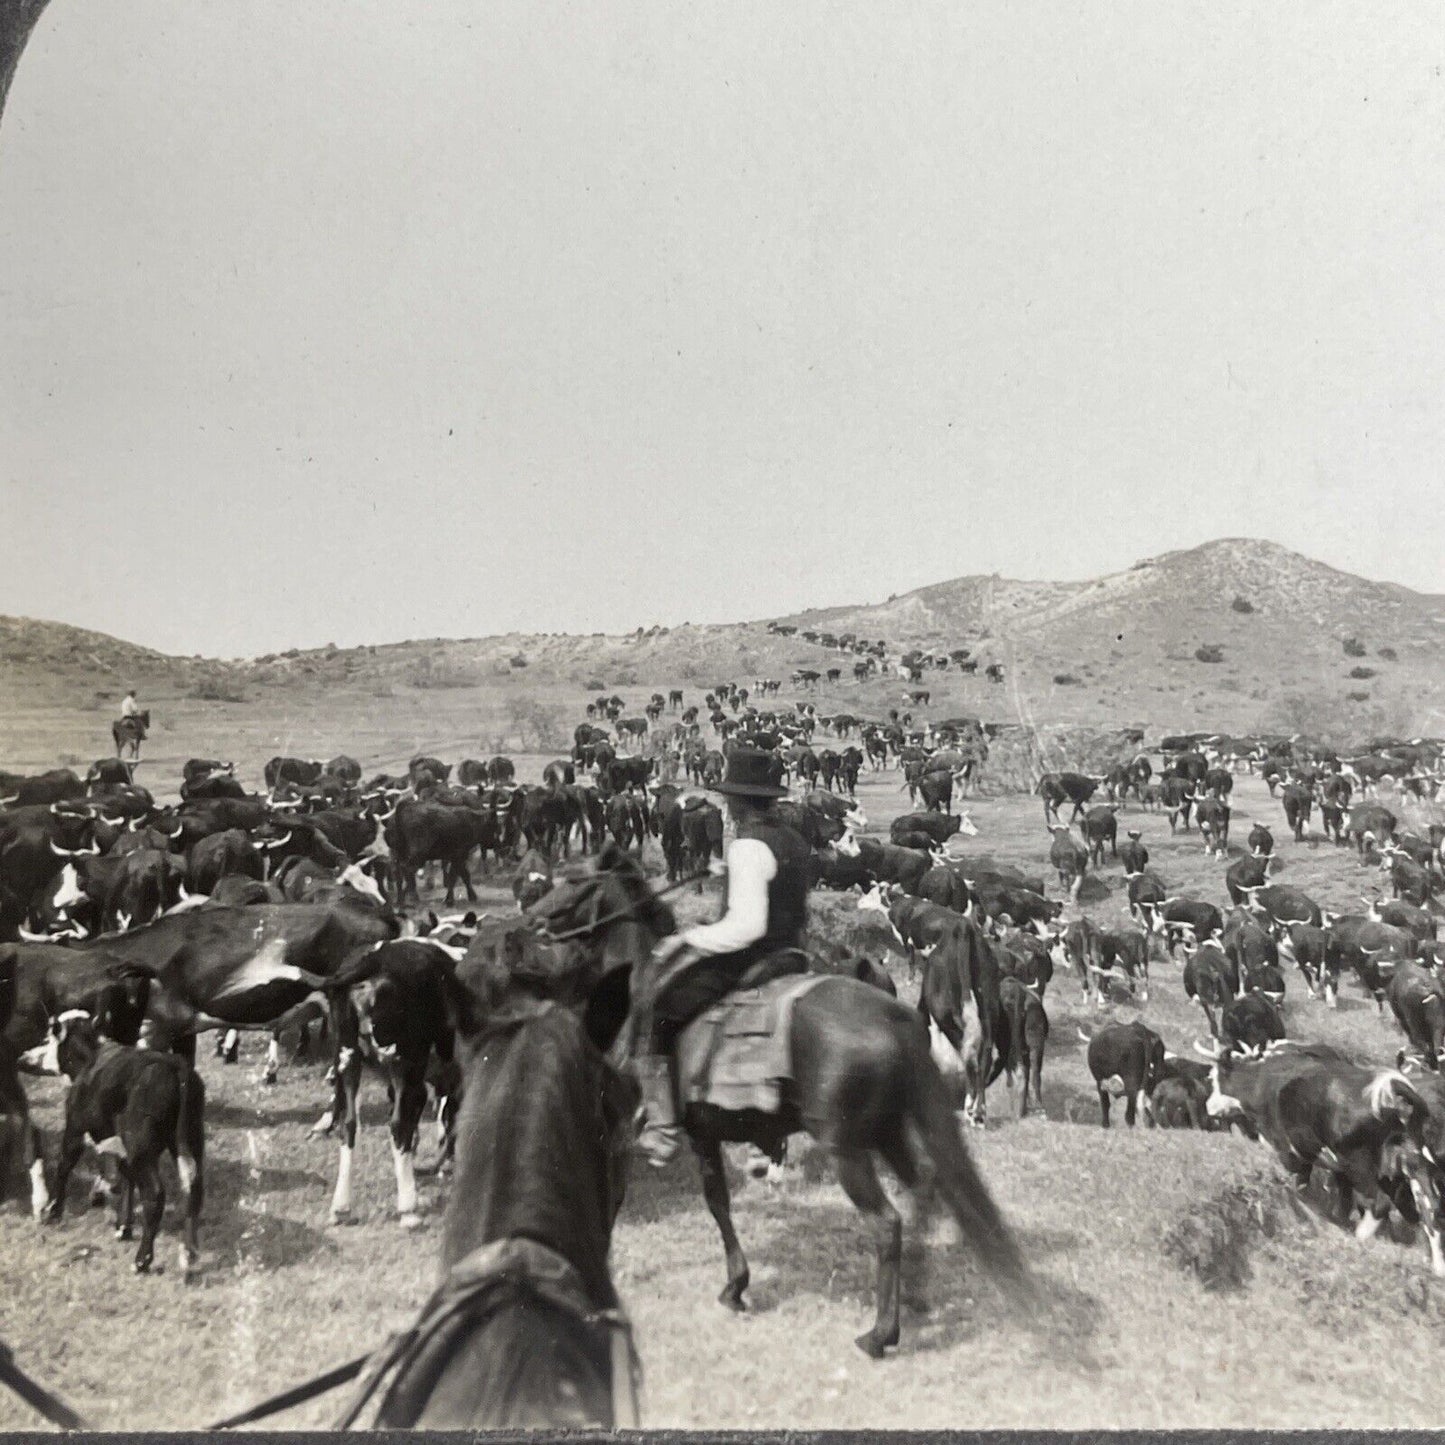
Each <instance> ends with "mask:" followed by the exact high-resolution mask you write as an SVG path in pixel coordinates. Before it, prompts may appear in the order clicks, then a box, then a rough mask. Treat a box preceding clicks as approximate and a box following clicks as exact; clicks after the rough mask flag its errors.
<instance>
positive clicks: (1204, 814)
mask: <svg viewBox="0 0 1445 1445" xmlns="http://www.w3.org/2000/svg"><path fill="white" fill-rule="evenodd" d="M1194 821H1195V822H1196V823H1198V824H1199V833H1200V837H1201V838H1202V839H1203V840H1204V852H1205V854H1206V856H1207V855H1208V854H1210V853H1213V854H1215V855H1216V856H1217V857H1220V858H1223V857H1224V856H1225V855H1226V853H1227V852H1228V851H1229V804H1228V803H1222V802H1220V800H1219V799H1218V798H1215V797H1208V798H1200V799H1199V801H1198V802H1197V803H1195V805H1194Z"/></svg>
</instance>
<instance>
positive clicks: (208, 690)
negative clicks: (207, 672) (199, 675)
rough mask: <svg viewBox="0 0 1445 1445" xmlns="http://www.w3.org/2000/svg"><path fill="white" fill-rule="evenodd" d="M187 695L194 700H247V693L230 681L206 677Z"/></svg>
mask: <svg viewBox="0 0 1445 1445" xmlns="http://www.w3.org/2000/svg"><path fill="white" fill-rule="evenodd" d="M186 696H187V697H188V698H190V699H192V700H193V701H194V702H245V701H246V694H245V693H243V692H242V691H241V690H240V688H238V687H235V686H234V685H232V684H230V683H225V682H221V681H219V680H218V679H216V678H206V679H204V680H202V681H201V682H198V683H195V684H194V685H193V686H192V687H191V689H190V691H189V692H187V693H186Z"/></svg>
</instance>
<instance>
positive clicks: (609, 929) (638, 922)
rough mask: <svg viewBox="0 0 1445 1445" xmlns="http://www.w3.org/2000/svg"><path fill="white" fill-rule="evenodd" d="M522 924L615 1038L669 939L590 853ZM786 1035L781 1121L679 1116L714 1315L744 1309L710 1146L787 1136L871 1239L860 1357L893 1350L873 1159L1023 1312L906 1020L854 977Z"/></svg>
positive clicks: (619, 857)
mask: <svg viewBox="0 0 1445 1445" xmlns="http://www.w3.org/2000/svg"><path fill="white" fill-rule="evenodd" d="M532 915H533V917H534V918H535V919H536V920H537V921H538V922H539V924H540V925H541V926H542V927H543V928H544V929H545V930H546V931H547V932H548V933H549V934H550V935H551V936H552V937H554V938H566V939H571V940H574V941H578V942H580V943H582V944H583V945H585V949H584V951H585V953H586V955H587V956H588V958H589V962H588V965H587V966H586V968H585V969H583V970H582V971H581V973H580V974H579V975H578V976H579V977H583V978H585V979H586V980H587V1004H586V1011H587V1016H588V1017H589V1018H591V1019H592V1020H593V1021H594V1028H596V1029H597V1030H599V1031H600V1032H602V1033H605V1034H610V1035H612V1036H614V1037H616V1036H617V1031H618V1029H619V1028H620V1026H621V1021H622V1019H623V1018H624V1017H625V1015H626V1014H627V1011H628V1007H629V1000H628V997H627V986H628V984H629V981H630V979H631V974H632V969H633V967H635V966H636V965H639V964H642V963H643V962H644V961H645V960H646V959H647V958H648V956H649V954H650V952H651V949H652V947H653V945H654V944H655V943H656V941H657V939H658V938H660V937H661V936H663V935H665V934H667V933H670V932H671V931H672V928H673V923H672V917H671V914H670V913H669V912H668V911H667V910H666V909H665V908H663V907H662V906H661V905H660V904H659V903H658V902H657V900H656V899H655V898H654V897H653V896H652V894H651V892H650V891H649V889H648V886H647V880H646V878H645V876H644V874H643V873H642V870H641V867H640V866H639V864H638V863H637V862H636V861H635V860H634V859H632V858H630V857H628V856H627V855H626V854H623V853H620V852H618V851H617V850H607V851H604V852H603V853H602V854H601V855H599V859H598V863H597V867H596V870H595V872H594V873H593V874H592V875H591V876H589V877H586V878H584V879H582V880H580V881H577V882H572V883H566V884H563V885H562V886H561V887H559V888H557V889H555V890H554V891H553V892H552V893H550V894H548V895H547V896H546V897H545V898H544V899H542V900H541V901H540V902H539V903H538V904H537V905H536V906H535V907H534V909H533V911H532ZM790 1030H791V1037H790V1045H791V1056H792V1060H793V1079H792V1080H791V1082H790V1083H789V1084H788V1085H787V1087H786V1088H785V1090H784V1094H783V1107H782V1111H781V1113H779V1114H761V1113H757V1112H753V1111H746V1112H732V1111H727V1110H723V1109H719V1108H716V1107H713V1106H711V1105H699V1104H696V1103H689V1104H688V1105H687V1106H686V1108H685V1110H684V1113H683V1123H684V1126H685V1127H686V1130H687V1133H688V1137H689V1140H690V1142H691V1144H692V1147H693V1150H694V1152H695V1154H696V1156H697V1159H698V1163H699V1165H700V1167H701V1171H702V1187H703V1195H704V1197H705V1199H706V1200H707V1204H708V1208H709V1209H710V1210H711V1212H712V1216H713V1218H714V1220H715V1221H716V1222H717V1226H718V1230H719V1232H720V1234H721V1235H722V1241H723V1247H724V1250H725V1251H726V1254H727V1271H728V1278H727V1284H726V1285H725V1286H724V1287H723V1291H722V1294H721V1296H720V1298H721V1301H722V1303H723V1304H725V1305H727V1306H728V1307H729V1308H731V1309H735V1310H740V1309H742V1308H743V1307H744V1304H743V1292H744V1291H745V1290H746V1289H747V1287H748V1282H749V1275H748V1264H747V1260H746V1258H745V1257H744V1255H743V1251H742V1248H741V1246H740V1245H739V1243H738V1239H737V1235H736V1234H735V1233H734V1231H733V1223H732V1214H731V1203H730V1200H729V1195H728V1185H727V1178H726V1175H725V1173H724V1171H723V1161H722V1152H721V1146H722V1145H723V1144H724V1143H728V1142H734V1143H752V1144H755V1145H757V1146H758V1147H760V1148H762V1149H764V1150H765V1151H767V1152H769V1153H775V1152H776V1150H777V1148H778V1146H779V1145H780V1143H781V1142H782V1140H784V1139H786V1138H787V1136H788V1135H789V1134H793V1133H796V1132H799V1131H801V1130H806V1131H807V1132H808V1133H809V1134H811V1135H812V1136H813V1137H814V1138H815V1139H817V1140H818V1142H819V1143H820V1144H822V1145H823V1146H824V1147H825V1148H826V1149H828V1151H829V1152H830V1153H831V1155H832V1157H833V1161H834V1164H835V1166H836V1169H837V1174H838V1180H839V1183H841V1184H842V1186H843V1188H844V1190H845V1191H846V1193H847V1195H848V1198H849V1199H850V1200H852V1202H853V1204H854V1205H855V1206H856V1207H857V1208H858V1209H859V1210H860V1211H861V1212H862V1213H864V1214H865V1215H867V1216H868V1218H869V1220H870V1221H871V1223H872V1226H873V1232H874V1242H875V1247H876V1251H877V1257H878V1276H877V1312H876V1316H875V1319H874V1322H873V1325H872V1326H871V1328H870V1329H868V1330H867V1331H865V1332H864V1333H863V1334H862V1335H860V1336H859V1337H858V1339H857V1344H858V1346H859V1347H860V1348H861V1349H862V1350H864V1351H865V1352H866V1353H867V1354H869V1355H872V1356H875V1357H877V1356H880V1355H882V1354H883V1352H884V1351H885V1349H887V1348H888V1347H890V1346H893V1345H896V1344H897V1343H898V1338H899V1304H900V1273H901V1262H902V1221H901V1219H900V1217H899V1215H898V1212H897V1210H895V1209H894V1207H893V1205H892V1204H891V1203H890V1202H889V1200H888V1197H887V1195H886V1194H885V1193H884V1191H883V1187H882V1184H881V1183H880V1181H879V1178H878V1171H877V1163H878V1161H879V1160H880V1159H881V1160H882V1161H883V1162H884V1163H886V1164H887V1166H888V1167H889V1168H890V1169H891V1170H892V1172H893V1173H894V1174H895V1175H896V1176H897V1177H898V1179H899V1180H900V1181H901V1182H902V1183H903V1184H904V1185H905V1186H906V1187H907V1188H909V1189H917V1188H919V1187H920V1186H922V1185H924V1184H925V1183H926V1184H927V1186H928V1188H926V1189H924V1190H922V1191H921V1200H920V1202H921V1203H926V1202H927V1199H928V1197H929V1195H930V1194H931V1193H932V1191H934V1190H936V1191H937V1192H938V1193H939V1194H941V1195H942V1196H943V1198H944V1200H945V1202H946V1203H947V1205H948V1207H949V1210H950V1212H951V1213H952V1214H953V1216H954V1218H955V1219H956V1220H957V1222H958V1224H959V1227H960V1229H961V1231H962V1233H963V1237H964V1239H965V1240H966V1241H967V1242H968V1244H969V1246H970V1247H971V1248H972V1249H973V1250H974V1252H975V1253H976V1254H977V1256H978V1258H979V1260H980V1261H981V1262H982V1263H983V1264H984V1265H985V1267H986V1268H987V1269H988V1270H989V1271H990V1272H991V1273H992V1274H993V1275H994V1276H995V1277H996V1278H997V1279H998V1280H999V1282H1000V1283H1001V1284H1002V1285H1003V1286H1004V1287H1005V1289H1006V1290H1007V1291H1008V1292H1009V1293H1010V1294H1011V1295H1013V1296H1015V1297H1018V1298H1021V1299H1031V1298H1032V1297H1033V1286H1032V1284H1031V1282H1030V1280H1029V1276H1028V1274H1027V1272H1026V1270H1025V1267H1024V1263H1023V1259H1022V1257H1021V1255H1020V1253H1019V1250H1018V1246H1017V1244H1016V1243H1015V1241H1014V1238H1013V1235H1012V1234H1011V1232H1010V1231H1009V1229H1008V1226H1007V1225H1006V1224H1005V1223H1004V1221H1003V1219H1002V1218H1001V1216H1000V1215H999V1212H998V1209H997V1207H996V1206H995V1204H994V1202H993V1199H992V1198H991V1197H990V1195H989V1192H988V1189H987V1188H986V1187H985V1185H984V1182H983V1180H982V1179H981V1178H980V1176H979V1174H978V1171H977V1170H976V1168H975V1167H974V1164H973V1161H972V1160H971V1159H970V1157H969V1155H968V1152H967V1150H966V1149H965V1147H964V1144H963V1140H962V1138H961V1137H960V1134H959V1130H958V1124H957V1121H956V1120H955V1118H954V1114H953V1109H952V1106H951V1101H950V1098H949V1095H948V1092H947V1088H946V1086H945V1084H944V1081H943V1078H942V1076H941V1075H940V1074H939V1072H938V1067H937V1065H936V1064H935V1063H934V1061H933V1058H932V1056H931V1054H930V1052H929V1047H928V1032H927V1028H926V1025H925V1024H924V1022H923V1020H922V1019H921V1017H920V1015H919V1014H918V1013H917V1012H916V1011H915V1010H913V1009H911V1008H909V1007H907V1006H906V1005H905V1004H902V1003H900V1002H899V1001H898V1000H897V999H895V998H891V997H889V996H888V995H887V994H886V993H885V992H883V991H882V990H880V989H878V988H874V987H871V986H870V985H868V984H867V983H864V982H862V981H860V980H858V979H856V978H847V977H829V978H825V979H824V980H822V981H821V982H819V983H818V984H817V985H815V986H814V987H813V988H812V989H811V991H809V992H808V993H806V994H804V995H803V996H802V997H800V998H799V999H798V1000H797V1002H796V1003H795V1004H794V1006H793V1012H792V1021H791V1025H790ZM628 1032H630V1030H629V1031H624V1033H623V1034H622V1036H621V1037H622V1038H623V1039H624V1040H625V1038H626V1036H627V1033H628Z"/></svg>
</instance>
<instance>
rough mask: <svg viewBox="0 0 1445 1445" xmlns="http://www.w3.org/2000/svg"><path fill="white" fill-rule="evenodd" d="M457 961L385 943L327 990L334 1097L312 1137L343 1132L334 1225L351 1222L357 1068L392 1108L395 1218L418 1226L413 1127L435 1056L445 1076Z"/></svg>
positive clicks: (428, 947)
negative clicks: (378, 1078)
mask: <svg viewBox="0 0 1445 1445" xmlns="http://www.w3.org/2000/svg"><path fill="white" fill-rule="evenodd" d="M459 953H460V950H449V949H448V948H447V947H446V946H444V945H442V944H439V943H434V942H422V941H421V940H419V939H403V940H400V941H398V942H395V943H383V944H381V945H380V946H379V947H377V948H374V949H370V950H368V951H367V952H366V953H364V954H362V955H361V956H360V957H359V958H357V959H355V960H354V961H352V962H351V963H349V964H347V965H346V966H345V967H344V968H342V969H341V970H340V971H339V972H338V973H337V974H335V975H334V976H333V977H332V978H331V979H330V980H329V981H328V982H327V985H326V994H327V998H328V1000H329V1001H330V1004H331V1021H332V1033H333V1036H334V1037H335V1040H336V1049H337V1053H336V1070H335V1074H336V1083H335V1095H334V1099H333V1103H332V1108H331V1110H330V1111H329V1112H328V1113H327V1114H326V1115H324V1116H323V1117H322V1119H321V1121H320V1122H319V1123H318V1124H317V1125H316V1128H315V1130H314V1131H313V1132H322V1131H329V1129H330V1128H331V1126H332V1124H333V1123H334V1122H339V1123H340V1124H341V1125H342V1139H341V1158H340V1163H339V1165H338V1169H337V1176H336V1190H335V1193H334V1194H333V1196H332V1200H331V1218H332V1220H333V1222H335V1221H338V1220H345V1219H348V1218H349V1217H350V1214H351V1169H352V1158H353V1153H354V1150H355V1148H356V1129H357V1124H358V1122H359V1120H360V1097H361V1074H362V1068H363V1066H365V1067H369V1068H372V1069H374V1070H376V1071H377V1072H378V1073H380V1074H381V1075H382V1077H383V1078H384V1079H385V1080H386V1088H387V1095H388V1097H389V1099H390V1101H391V1157H392V1164H393V1167H394V1170H395V1174H396V1212H397V1215H398V1217H399V1218H400V1220H401V1223H402V1226H403V1227H404V1228H411V1227H414V1226H415V1225H416V1224H417V1223H418V1222H419V1219H418V1215H419V1208H418V1202H417V1190H416V1170H415V1158H416V1136H417V1126H418V1124H419V1123H420V1121H421V1114H422V1109H423V1107H424V1106H425V1104H426V1080H427V1073H428V1068H429V1066H430V1065H431V1063H432V1059H433V1055H435V1058H436V1061H437V1062H438V1064H440V1065H441V1066H442V1069H443V1071H445V1069H446V1066H448V1065H450V1063H451V1062H452V1055H453V1031H452V1025H451V1022H450V1016H449V1014H448V1008H447V990H448V988H449V986H450V981H451V978H452V974H453V971H454V969H455V957H454V954H459ZM446 1112H448V1111H447V1110H446V1109H443V1113H444V1114H445V1113H446Z"/></svg>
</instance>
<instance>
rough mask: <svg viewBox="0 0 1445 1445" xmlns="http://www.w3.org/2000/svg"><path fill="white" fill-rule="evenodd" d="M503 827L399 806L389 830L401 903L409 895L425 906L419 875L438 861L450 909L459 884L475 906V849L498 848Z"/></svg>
mask: <svg viewBox="0 0 1445 1445" xmlns="http://www.w3.org/2000/svg"><path fill="white" fill-rule="evenodd" d="M539 791H541V790H539ZM546 796H548V797H550V796H551V795H550V794H548V795H546ZM497 826H498V825H497V820H496V818H495V816H494V815H493V814H492V813H491V812H490V811H481V810H478V809H473V808H453V807H447V806H446V805H445V804H443V803H419V802H415V801H413V800H411V799H404V800H403V801H402V802H401V803H399V804H398V805H397V808H396V813H395V815H394V816H393V818H392V820H391V822H390V823H389V824H388V825H387V829H386V840H387V844H388V846H389V847H390V849H391V854H392V859H393V864H394V872H395V878H396V896H397V902H398V903H405V901H406V898H407V896H408V895H410V896H411V898H412V899H414V900H416V901H417V902H420V898H419V896H418V894H417V889H416V875H417V870H418V869H419V868H420V867H421V866H422V865H423V864H424V863H430V862H433V861H435V862H439V863H441V864H442V874H443V880H444V882H445V884H446V890H447V891H446V901H447V903H448V904H450V903H451V902H452V901H453V899H454V898H455V896H456V886H457V880H458V879H460V880H461V882H462V883H463V884H464V885H465V887H466V890H467V898H468V900H469V901H470V902H473V903H475V902H476V898H477V891H476V889H475V888H474V887H473V886H472V875H471V871H470V869H469V867H468V860H469V859H470V857H471V853H472V849H473V848H476V847H484V848H488V847H494V846H495V845H496V842H497Z"/></svg>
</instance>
